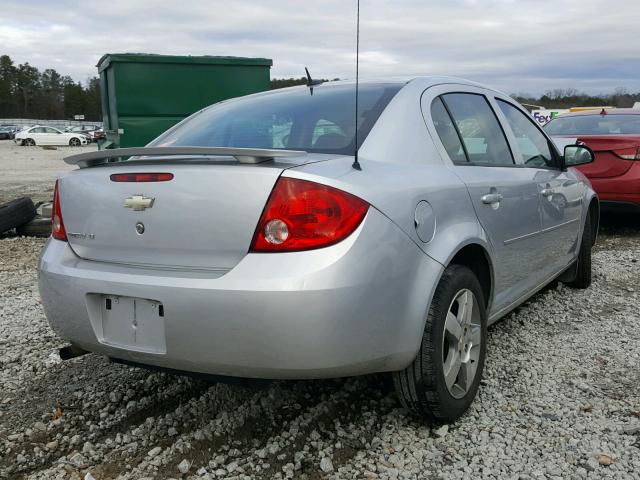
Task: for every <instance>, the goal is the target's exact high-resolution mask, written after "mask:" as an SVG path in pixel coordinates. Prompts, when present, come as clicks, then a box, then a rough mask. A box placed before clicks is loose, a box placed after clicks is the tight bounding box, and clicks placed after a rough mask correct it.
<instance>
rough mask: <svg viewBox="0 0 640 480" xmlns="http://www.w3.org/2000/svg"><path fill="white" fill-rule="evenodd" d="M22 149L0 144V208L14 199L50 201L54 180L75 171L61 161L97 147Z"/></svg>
mask: <svg viewBox="0 0 640 480" xmlns="http://www.w3.org/2000/svg"><path fill="white" fill-rule="evenodd" d="M55 148H56V150H44V149H43V148H42V147H22V146H19V145H16V144H15V143H14V142H13V140H0V204H2V203H6V202H8V201H9V200H13V199H14V198H18V197H24V196H28V197H31V198H32V199H33V201H34V202H39V201H43V202H44V201H51V200H52V199H53V184H54V183H55V180H56V177H58V176H59V175H60V174H62V173H64V172H68V171H69V170H72V169H74V168H75V167H74V166H72V165H67V164H66V163H64V162H63V161H62V157H66V156H68V155H71V154H75V153H83V152H90V151H93V150H96V148H97V147H96V145H95V144H92V145H89V146H86V147H78V148H72V147H55Z"/></svg>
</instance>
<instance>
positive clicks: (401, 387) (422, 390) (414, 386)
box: [392, 265, 487, 424]
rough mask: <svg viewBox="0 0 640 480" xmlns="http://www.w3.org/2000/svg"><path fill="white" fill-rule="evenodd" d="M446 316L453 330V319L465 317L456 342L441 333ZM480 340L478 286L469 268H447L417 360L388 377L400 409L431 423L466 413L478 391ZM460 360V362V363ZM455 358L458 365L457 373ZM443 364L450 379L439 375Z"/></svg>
mask: <svg viewBox="0 0 640 480" xmlns="http://www.w3.org/2000/svg"><path fill="white" fill-rule="evenodd" d="M463 295H464V297H463ZM469 295H471V298H472V300H473V305H472V309H471V314H470V315H469V316H465V315H464V313H463V312H464V310H462V311H461V309H462V308H463V307H462V305H463V303H465V302H466V301H468V299H469ZM467 305H468V303H467ZM450 312H451V314H452V315H453V319H454V321H455V322H457V325H458V327H459V326H460V323H459V322H458V319H457V318H456V315H460V316H461V318H463V319H464V318H468V321H469V322H470V323H469V324H468V325H470V328H469V327H468V330H467V329H464V328H461V329H459V330H460V333H462V335H460V336H459V338H456V337H455V336H453V335H452V334H451V330H450V328H449V327H447V328H445V325H449V322H447V317H448V314H449V313H450ZM464 323H467V322H466V321H465V322H464ZM460 339H461V340H460ZM474 339H476V341H475V342H474V341H473V340H474ZM486 340H487V312H486V302H485V300H484V296H483V293H482V288H481V286H480V282H479V281H478V279H477V277H476V276H475V275H474V273H473V272H472V271H471V270H470V269H469V268H467V267H464V266H462V265H450V266H449V267H447V268H446V270H445V271H444V273H443V274H442V278H441V280H440V283H439V284H438V287H437V288H436V292H435V294H434V296H433V300H432V301H431V305H430V307H429V313H428V315H427V320H426V324H425V328H424V333H423V334H422V342H421V344H420V349H419V351H418V355H417V356H416V358H415V359H414V361H413V363H412V364H411V365H409V366H408V367H407V368H406V369H404V370H402V371H400V372H394V373H393V374H392V375H393V380H394V386H395V389H396V393H397V395H398V397H399V399H400V402H401V403H402V405H403V406H404V407H405V408H406V409H408V410H409V411H410V412H412V413H414V414H417V415H419V416H420V417H422V418H423V419H425V420H426V421H427V422H429V423H432V424H442V423H450V422H453V421H454V420H456V419H458V418H459V417H460V416H461V415H462V414H463V413H464V412H466V411H467V409H468V408H469V406H470V405H471V402H472V401H473V399H474V398H475V396H476V393H477V391H478V387H479V385H480V379H481V378H482V371H483V369H484V361H485V356H486V344H487V341H486ZM478 341H479V344H478V343H477V342H478ZM467 342H469V343H468V344H467ZM454 346H455V348H454ZM465 357H466V358H467V361H466V362H465V361H464V360H463V358H465ZM456 358H457V359H458V362H457V364H458V365H459V367H458V369H459V371H458V373H457V374H455V365H456V361H455V359H456ZM447 365H449V366H450V367H451V368H450V369H448V370H449V371H450V372H452V374H450V375H448V376H445V369H447ZM474 365H475V370H473V369H474ZM472 370H473V371H472ZM467 372H470V376H471V379H470V380H468V379H466V378H465V375H464V374H465V373H467ZM454 375H455V377H454ZM447 378H448V379H449V380H448V382H449V385H448V384H447ZM451 379H453V381H452V380H451Z"/></svg>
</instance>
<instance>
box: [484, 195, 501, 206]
mask: <svg viewBox="0 0 640 480" xmlns="http://www.w3.org/2000/svg"><path fill="white" fill-rule="evenodd" d="M480 200H482V203H486V204H487V205H492V204H494V203H500V202H501V201H502V194H500V193H487V194H486V195H483V196H482V197H480Z"/></svg>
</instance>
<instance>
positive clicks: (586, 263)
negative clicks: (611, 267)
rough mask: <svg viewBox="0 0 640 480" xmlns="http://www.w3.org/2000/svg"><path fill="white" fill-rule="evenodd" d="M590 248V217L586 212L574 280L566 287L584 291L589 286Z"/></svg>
mask: <svg viewBox="0 0 640 480" xmlns="http://www.w3.org/2000/svg"><path fill="white" fill-rule="evenodd" d="M591 246H592V245H591V215H590V214H589V212H587V218H586V220H585V222H584V230H583V232H582V240H581V241H580V252H578V259H577V260H576V267H575V268H576V278H574V279H573V280H572V281H570V282H567V286H569V287H571V288H581V289H584V288H589V286H590V285H591Z"/></svg>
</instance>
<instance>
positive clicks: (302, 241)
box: [251, 178, 369, 252]
mask: <svg viewBox="0 0 640 480" xmlns="http://www.w3.org/2000/svg"><path fill="white" fill-rule="evenodd" d="M368 209H369V204H368V203H367V202H365V201H364V200H362V199H360V198H358V197H356V196H354V195H351V194H350V193H346V192H343V191H342V190H338V189H337V188H333V187H328V186H326V185H321V184H319V183H315V182H309V181H306V180H297V179H295V178H280V179H279V180H278V182H277V183H276V186H275V187H274V189H273V192H271V196H270V197H269V200H268V202H267V206H266V207H265V209H264V212H263V213H262V218H260V221H259V222H258V227H257V229H256V233H255V235H254V236H253V242H252V244H251V251H252V252H292V251H298V250H311V249H314V248H321V247H327V246H329V245H333V244H334V243H337V242H339V241H341V240H343V239H345V238H346V237H348V236H349V235H350V234H351V233H353V231H354V230H355V229H356V228H357V227H358V225H360V223H361V222H362V219H363V218H364V216H365V214H366V213H367V210H368Z"/></svg>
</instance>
